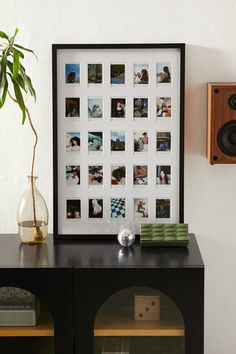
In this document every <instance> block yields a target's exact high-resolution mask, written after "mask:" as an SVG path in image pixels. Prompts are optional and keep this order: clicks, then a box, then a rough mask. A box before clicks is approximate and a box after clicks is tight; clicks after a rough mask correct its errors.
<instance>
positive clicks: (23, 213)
mask: <svg viewBox="0 0 236 354" xmlns="http://www.w3.org/2000/svg"><path fill="white" fill-rule="evenodd" d="M17 33H18V28H16V30H15V33H14V35H13V36H12V37H10V36H8V35H7V34H6V33H5V32H2V31H0V38H1V42H2V43H0V109H1V108H2V107H3V106H4V103H5V102H6V98H7V97H9V98H10V99H11V100H12V101H13V102H14V103H16V104H17V105H18V106H19V108H20V110H21V112H22V124H24V123H25V122H26V121H28V122H29V124H30V127H31V129H32V131H33V134H34V136H35V143H34V146H33V155H32V163H31V172H30V176H28V178H29V184H28V188H27V190H26V192H25V193H24V195H23V197H22V199H21V201H20V204H19V207H18V213H17V214H18V215H17V219H18V220H17V221H18V230H19V234H20V237H21V240H22V242H25V243H41V242H43V241H44V239H45V238H46V237H47V226H48V210H47V206H46V203H45V201H44V199H43V197H42V195H41V194H40V193H39V191H38V190H37V188H36V186H35V181H36V178H37V177H35V176H34V166H35V153H36V146H37V143H38V134H37V132H36V130H35V127H34V124H33V121H32V118H31V114H30V112H29V110H28V108H27V106H26V105H25V100H24V95H25V94H28V93H29V94H30V95H31V96H32V97H33V98H34V100H36V93H35V90H34V87H33V85H32V82H31V79H30V77H29V76H28V75H27V73H26V69H25V68H24V66H23V65H22V61H23V59H24V53H25V52H30V53H31V54H34V52H33V51H32V50H31V49H28V48H25V47H23V46H21V45H19V44H16V43H15V38H16V35H17ZM34 55H35V54H34Z"/></svg>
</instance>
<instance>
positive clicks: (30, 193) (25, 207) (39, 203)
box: [17, 176, 48, 244]
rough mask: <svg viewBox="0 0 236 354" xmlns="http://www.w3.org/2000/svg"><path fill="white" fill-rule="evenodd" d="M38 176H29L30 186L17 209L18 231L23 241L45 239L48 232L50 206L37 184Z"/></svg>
mask: <svg viewBox="0 0 236 354" xmlns="http://www.w3.org/2000/svg"><path fill="white" fill-rule="evenodd" d="M36 179H37V177H35V176H33V177H31V176H28V186H27V189H26V191H25V192H24V194H23V196H22V198H21V200H20V203H19V206H18V211H17V223H18V233H19V236H20V238H21V241H22V242H23V243H29V244H35V243H42V242H44V241H45V239H46V237H47V234H48V208H47V205H46V203H45V200H44V198H43V196H42V195H41V193H40V192H39V191H38V189H37V188H36V186H35V183H36Z"/></svg>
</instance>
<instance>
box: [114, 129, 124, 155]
mask: <svg viewBox="0 0 236 354" xmlns="http://www.w3.org/2000/svg"><path fill="white" fill-rule="evenodd" d="M111 151H125V132H124V131H119V132H117V131H112V132H111Z"/></svg>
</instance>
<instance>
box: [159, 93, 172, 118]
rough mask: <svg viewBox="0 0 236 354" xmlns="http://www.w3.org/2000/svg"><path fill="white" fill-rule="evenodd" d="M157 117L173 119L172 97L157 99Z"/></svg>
mask: <svg viewBox="0 0 236 354" xmlns="http://www.w3.org/2000/svg"><path fill="white" fill-rule="evenodd" d="M157 117H171V98H170V97H157Z"/></svg>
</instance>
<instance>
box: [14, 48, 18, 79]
mask: <svg viewBox="0 0 236 354" xmlns="http://www.w3.org/2000/svg"><path fill="white" fill-rule="evenodd" d="M19 69H20V53H19V52H18V51H16V50H14V52H13V77H14V78H16V77H17V75H18V72H19Z"/></svg>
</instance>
